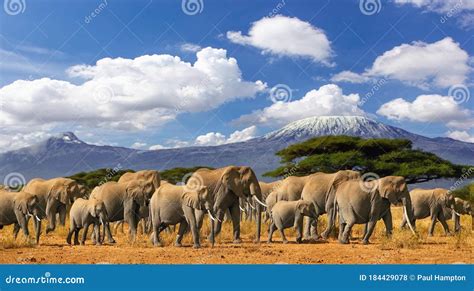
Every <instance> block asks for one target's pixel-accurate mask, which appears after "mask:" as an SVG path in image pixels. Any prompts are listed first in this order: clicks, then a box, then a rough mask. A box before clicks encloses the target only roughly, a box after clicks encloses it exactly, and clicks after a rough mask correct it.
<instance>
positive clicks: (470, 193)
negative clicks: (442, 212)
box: [453, 183, 474, 205]
mask: <svg viewBox="0 0 474 291" xmlns="http://www.w3.org/2000/svg"><path fill="white" fill-rule="evenodd" d="M453 194H454V196H456V197H459V198H461V199H463V200H467V201H470V202H471V203H474V183H471V184H469V185H466V186H464V187H462V188H459V189H456V190H454V191H453ZM471 205H472V204H471Z"/></svg>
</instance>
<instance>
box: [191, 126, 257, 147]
mask: <svg viewBox="0 0 474 291" xmlns="http://www.w3.org/2000/svg"><path fill="white" fill-rule="evenodd" d="M256 133H257V127H256V126H250V127H247V128H244V129H242V130H236V131H234V132H233V133H231V134H230V135H229V137H228V138H226V136H225V135H223V134H222V133H220V132H209V133H207V134H204V135H200V136H198V137H197V138H196V140H195V145H200V146H210V145H221V144H227V143H235V142H242V141H246V140H249V139H252V138H254V137H255V134H256Z"/></svg>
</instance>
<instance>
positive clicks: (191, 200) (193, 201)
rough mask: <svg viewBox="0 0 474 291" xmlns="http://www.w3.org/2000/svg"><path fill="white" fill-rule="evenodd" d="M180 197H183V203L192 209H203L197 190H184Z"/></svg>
mask: <svg viewBox="0 0 474 291" xmlns="http://www.w3.org/2000/svg"><path fill="white" fill-rule="evenodd" d="M181 198H182V199H183V202H184V204H185V205H187V206H189V207H191V208H194V209H198V210H203V209H202V205H201V203H200V200H199V192H197V191H186V192H184V193H183V195H182V197H181Z"/></svg>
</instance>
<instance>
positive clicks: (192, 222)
mask: <svg viewBox="0 0 474 291" xmlns="http://www.w3.org/2000/svg"><path fill="white" fill-rule="evenodd" d="M183 210H184V215H185V217H186V222H187V224H188V225H189V227H190V228H191V233H192V235H193V242H194V245H193V247H194V248H195V249H197V248H200V247H201V244H200V242H199V229H198V228H197V223H196V217H195V216H194V209H193V208H191V207H188V206H186V207H184V208H183ZM181 226H183V225H182V224H180V225H179V227H180V230H179V232H184V231H185V230H186V228H187V226H186V225H184V226H183V227H184V228H183V229H181Z"/></svg>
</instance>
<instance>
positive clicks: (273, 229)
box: [268, 222, 277, 243]
mask: <svg viewBox="0 0 474 291" xmlns="http://www.w3.org/2000/svg"><path fill="white" fill-rule="evenodd" d="M276 229H277V227H276V225H275V223H274V222H272V223H271V224H270V226H269V227H268V243H271V242H272V237H273V233H274V232H275V230H276Z"/></svg>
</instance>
